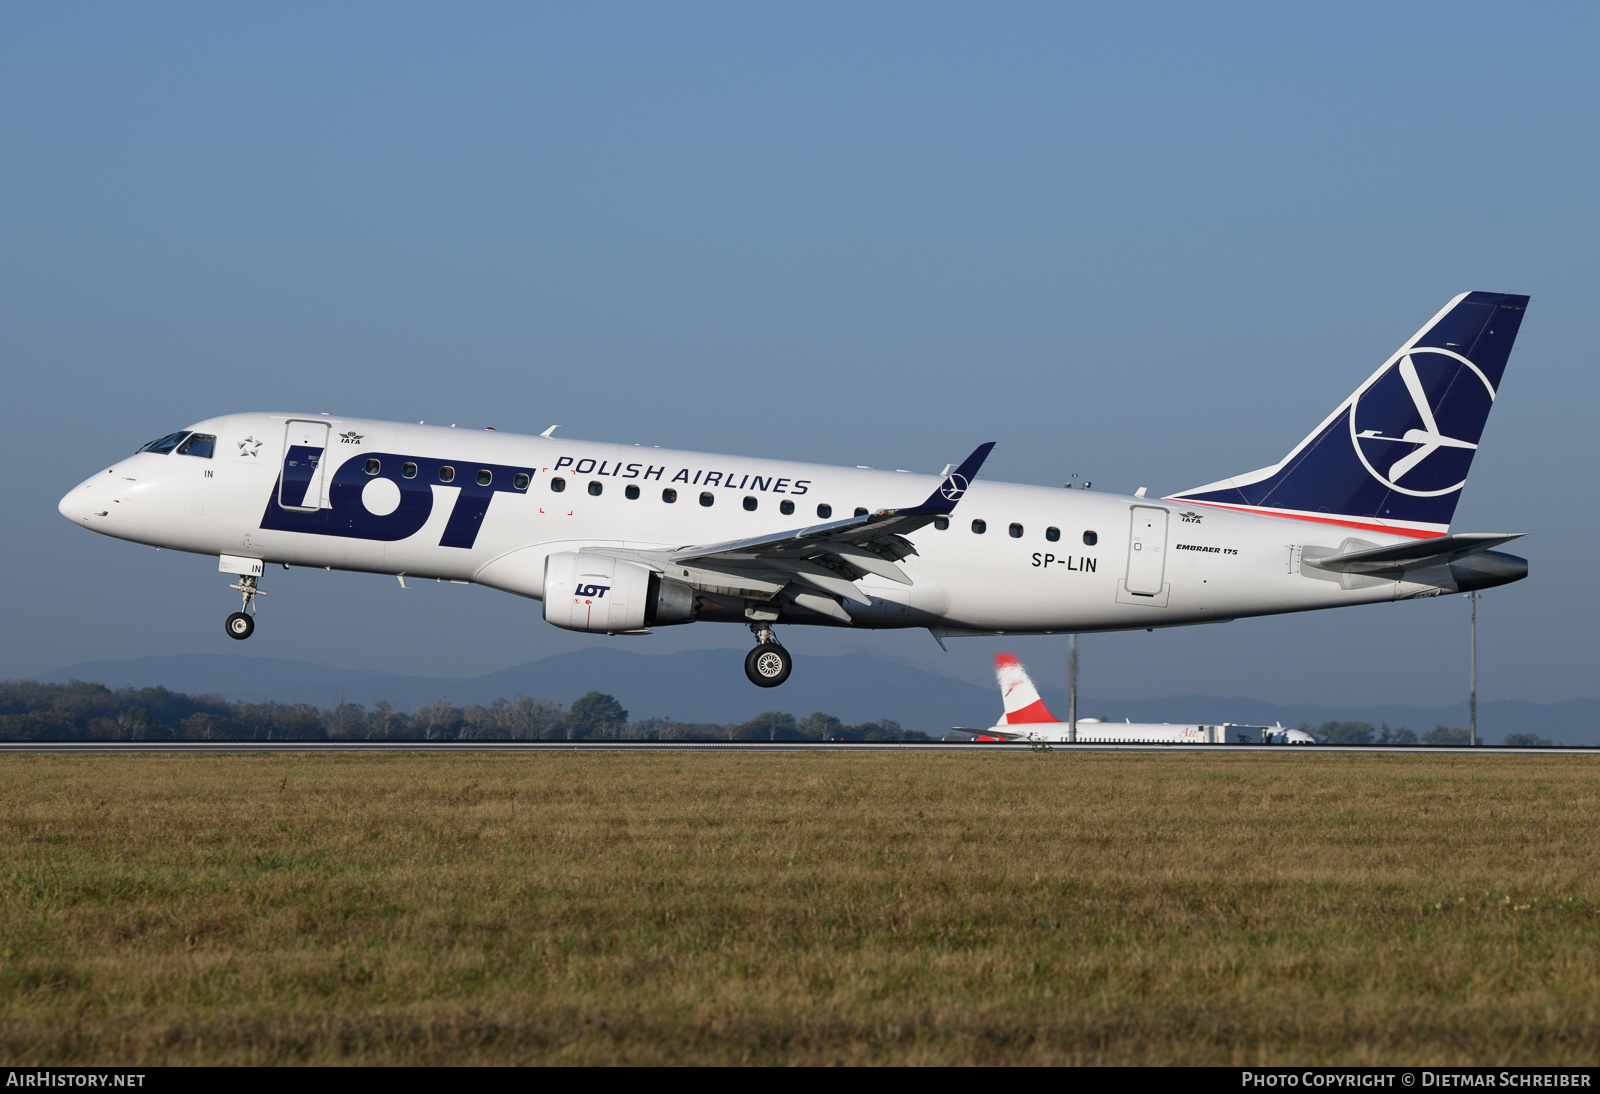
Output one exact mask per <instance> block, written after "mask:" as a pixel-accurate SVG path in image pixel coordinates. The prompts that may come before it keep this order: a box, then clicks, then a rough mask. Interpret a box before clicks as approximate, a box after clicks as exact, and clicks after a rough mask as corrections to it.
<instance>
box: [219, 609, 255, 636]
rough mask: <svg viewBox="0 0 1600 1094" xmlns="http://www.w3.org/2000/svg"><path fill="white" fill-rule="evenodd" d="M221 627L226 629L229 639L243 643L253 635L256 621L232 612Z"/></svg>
mask: <svg viewBox="0 0 1600 1094" xmlns="http://www.w3.org/2000/svg"><path fill="white" fill-rule="evenodd" d="M223 626H224V627H226V628H227V629H228V637H229V638H237V639H238V640H239V641H241V642H243V641H244V640H245V639H246V638H249V637H250V636H251V635H252V634H254V633H255V629H256V621H255V620H254V619H251V618H250V617H249V616H248V615H245V614H244V613H243V612H234V613H233V614H232V615H230V616H228V621H227V622H226V623H224V624H223Z"/></svg>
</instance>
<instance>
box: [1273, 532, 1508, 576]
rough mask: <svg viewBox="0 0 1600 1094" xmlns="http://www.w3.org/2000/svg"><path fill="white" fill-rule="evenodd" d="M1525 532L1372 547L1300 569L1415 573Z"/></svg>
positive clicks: (1463, 535) (1472, 534)
mask: <svg viewBox="0 0 1600 1094" xmlns="http://www.w3.org/2000/svg"><path fill="white" fill-rule="evenodd" d="M1526 534H1527V533H1526V532H1510V533H1500V532H1462V533H1458V534H1456V535H1453V536H1439V537H1437V538H1435V539H1422V540H1417V541H1416V542H1414V543H1397V544H1395V545H1394V546H1392V547H1372V548H1369V549H1367V550H1363V551H1347V552H1345V553H1343V554H1337V555H1326V556H1324V557H1322V558H1305V559H1302V560H1301V565H1302V566H1313V567H1315V568H1317V569H1319V570H1331V571H1332V572H1334V573H1339V574H1371V573H1378V572H1381V571H1387V570H1405V569H1415V568H1417V567H1419V566H1425V565H1426V566H1432V565H1439V564H1444V563H1451V562H1454V561H1456V560H1457V559H1460V558H1465V557H1466V556H1467V555H1472V554H1476V553H1478V552H1479V551H1487V550H1488V549H1489V548H1490V547H1498V546H1499V545H1500V544H1502V543H1509V542H1511V541H1512V540H1514V539H1521V538H1522V537H1523V536H1525V535H1526Z"/></svg>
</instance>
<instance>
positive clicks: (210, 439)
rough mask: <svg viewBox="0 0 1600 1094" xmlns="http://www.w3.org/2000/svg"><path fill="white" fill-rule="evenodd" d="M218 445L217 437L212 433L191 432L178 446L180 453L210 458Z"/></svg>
mask: <svg viewBox="0 0 1600 1094" xmlns="http://www.w3.org/2000/svg"><path fill="white" fill-rule="evenodd" d="M216 447H217V438H216V437H214V436H212V435H211V434H210V433H191V434H189V439H188V440H186V441H184V442H183V443H182V444H180V445H179V446H178V455H180V456H199V457H200V458H201V459H203V460H209V459H210V458H211V453H212V451H213V450H214V449H215V448H216Z"/></svg>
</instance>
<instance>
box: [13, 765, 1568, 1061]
mask: <svg viewBox="0 0 1600 1094" xmlns="http://www.w3.org/2000/svg"><path fill="white" fill-rule="evenodd" d="M1597 812H1600V768H1597V767H1596V766H1594V762H1593V761H1592V760H1589V759H1587V758H1568V757H1548V758H1546V757H1524V756H1482V757H1480V756H1458V755H1450V756H1414V755H1393V756H1385V755H1327V754H1325V755H1304V754H1297V753H1292V752H1286V753H1285V754H1283V755H1274V754H1259V753H1257V754H1235V755H1209V754H1199V755H1197V754H1192V753H1190V754H1172V755H1149V754H1141V755H1112V754H1104V753H1100V754H1079V755H1069V754H1064V753H1063V752H1060V751H1056V752H1051V753H1042V754H1034V753H1021V754H1019V753H1010V754H998V753H989V754H983V753H980V752H974V753H972V754H960V755H949V754H925V753H924V754H903V755H902V754H885V753H870V754H857V755H851V754H841V753H826V754H792V753H791V754H778V755H770V754H769V755H744V754H726V753H721V754H682V753H678V754H643V755H640V754H609V755H595V754H584V755H579V754H563V753H554V754H551V753H543V754H531V755H528V754H522V755H510V754H502V755H428V756H417V755H403V754H400V755H348V754H346V755H337V754H335V755H239V756H222V757H216V756H151V755H145V756H50V755H37V756H27V755H20V756H5V757H3V758H0V824H3V842H0V934H3V949H0V1051H3V1053H4V1056H5V1061H6V1062H7V1063H10V1064H43V1063H68V1062H71V1063H111V1062H119V1063H144V1064H156V1063H215V1062H225V1063H265V1062H285V1063H287V1062H306V1063H339V1062H349V1063H473V1062H482V1063H504V1062H519V1063H522V1062H525V1063H604V1062H629V1063H658V1062H681V1063H724V1062H725V1063H745V1062H750V1063H834V1062H842V1063H868V1062H882V1063H1000V1062H1010V1063H1234V1064H1267V1063H1335V1062H1338V1063H1358V1064H1359V1063H1385V1064H1400V1063H1431V1064H1440V1063H1449V1062H1459V1063H1496V1064H1497V1063H1568V1064H1590V1065H1592V1064H1593V1063H1594V1062H1595V1059H1596V1057H1597V1054H1600V836H1597V833H1596V823H1595V819H1596V815H1597Z"/></svg>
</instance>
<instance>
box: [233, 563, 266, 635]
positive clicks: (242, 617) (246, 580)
mask: <svg viewBox="0 0 1600 1094" xmlns="http://www.w3.org/2000/svg"><path fill="white" fill-rule="evenodd" d="M228 588H230V589H238V590H239V595H240V596H242V597H244V608H243V609H242V610H240V611H237V612H234V613H233V614H232V615H230V616H228V621H227V622H226V623H224V624H223V627H225V628H226V629H227V631H228V637H229V638H237V639H238V640H239V641H241V642H243V641H244V640H245V639H246V638H249V637H250V636H251V635H252V634H254V633H255V632H256V621H255V619H254V618H253V617H254V615H255V614H256V597H258V596H266V595H267V594H266V593H264V592H262V591H261V590H260V589H258V588H256V579H255V578H254V577H252V576H251V575H249V574H241V575H240V577H239V584H237V585H229V586H228Z"/></svg>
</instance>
